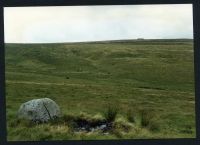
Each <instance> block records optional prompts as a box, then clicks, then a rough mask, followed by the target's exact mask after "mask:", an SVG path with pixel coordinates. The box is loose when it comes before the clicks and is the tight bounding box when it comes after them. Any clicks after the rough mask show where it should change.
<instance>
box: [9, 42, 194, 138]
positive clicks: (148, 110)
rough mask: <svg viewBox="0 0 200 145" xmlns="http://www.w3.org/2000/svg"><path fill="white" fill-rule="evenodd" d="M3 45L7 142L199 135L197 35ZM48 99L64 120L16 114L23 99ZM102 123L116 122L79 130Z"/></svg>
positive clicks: (187, 136) (24, 100) (186, 136)
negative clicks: (190, 37)
mask: <svg viewBox="0 0 200 145" xmlns="http://www.w3.org/2000/svg"><path fill="white" fill-rule="evenodd" d="M5 51H6V54H5V60H6V111H7V135H8V136H7V137H8V140H9V141H12V140H33V141H34V140H69V139H70V140H79V139H83V140H96V139H146V138H191V137H192V138H193V137H195V136H196V132H195V94H194V60H193V41H192V40H178V39H177V40H124V41H123V40H121V41H103V42H87V43H86V42H85V43H56V44H55V43H54V44H6V47H5ZM45 97H47V98H50V99H52V100H54V101H55V102H56V103H57V104H58V105H59V106H60V108H61V111H62V117H61V118H58V119H56V120H53V121H51V122H49V123H41V124H35V123H33V122H30V121H26V120H20V119H18V118H17V111H18V109H19V107H20V105H21V104H22V103H24V102H26V101H29V100H31V99H36V98H45ZM102 122H104V123H109V124H110V127H109V128H107V130H104V131H102V130H98V129H94V128H93V129H89V130H86V129H83V130H81V129H79V128H80V127H82V128H84V125H85V124H87V126H95V125H96V126H98V123H102ZM80 124H81V125H82V126H81V125H80Z"/></svg>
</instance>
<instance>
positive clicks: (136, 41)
mask: <svg viewBox="0 0 200 145" xmlns="http://www.w3.org/2000/svg"><path fill="white" fill-rule="evenodd" d="M138 42H139V43H141V42H142V43H145V42H148V43H149V42H152V43H156V42H160V43H162V42H177V43H178V42H193V39H189V38H178V39H141V38H140V39H119V40H100V41H81V42H54V43H5V44H77V43H78V44H81V43H83V44H84V43H102V44H105V43H138Z"/></svg>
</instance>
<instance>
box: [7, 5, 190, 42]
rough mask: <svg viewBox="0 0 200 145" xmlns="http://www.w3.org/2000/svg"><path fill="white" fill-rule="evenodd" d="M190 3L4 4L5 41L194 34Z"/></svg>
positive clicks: (168, 36)
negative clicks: (39, 5)
mask: <svg viewBox="0 0 200 145" xmlns="http://www.w3.org/2000/svg"><path fill="white" fill-rule="evenodd" d="M192 17H193V16H192V5H191V4H188V5H186V4H185V5H183V4H182V5H129V6H128V5H125V6H62V7H15V8H14V7H9V8H8V7H7V8H4V25H5V26H4V27H5V42H6V43H53V42H77V41H99V40H116V39H136V38H145V39H157V38H158V39H163V38H193V19H192Z"/></svg>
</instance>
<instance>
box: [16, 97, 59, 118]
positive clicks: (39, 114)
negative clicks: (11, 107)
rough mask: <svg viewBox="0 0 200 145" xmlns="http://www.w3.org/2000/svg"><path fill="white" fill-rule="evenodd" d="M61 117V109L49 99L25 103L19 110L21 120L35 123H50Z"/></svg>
mask: <svg viewBox="0 0 200 145" xmlns="http://www.w3.org/2000/svg"><path fill="white" fill-rule="evenodd" d="M60 115H61V112H60V107H59V106H58V105H57V104H56V103H55V102H54V101H53V100H51V99H49V98H41V99H34V100H30V101H28V102H26V103H23V104H22V105H21V106H20V108H19V110H18V117H19V118H21V119H28V120H32V121H34V122H48V121H49V120H51V119H54V118H57V117H60Z"/></svg>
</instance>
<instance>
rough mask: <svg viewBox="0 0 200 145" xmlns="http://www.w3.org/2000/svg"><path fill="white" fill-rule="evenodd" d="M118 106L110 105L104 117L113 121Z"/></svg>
mask: <svg viewBox="0 0 200 145" xmlns="http://www.w3.org/2000/svg"><path fill="white" fill-rule="evenodd" d="M118 111H119V110H118V108H117V107H116V106H108V108H107V109H106V111H105V112H104V117H105V119H106V120H107V121H108V122H113V121H114V120H115V118H116V117H117V114H118Z"/></svg>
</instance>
